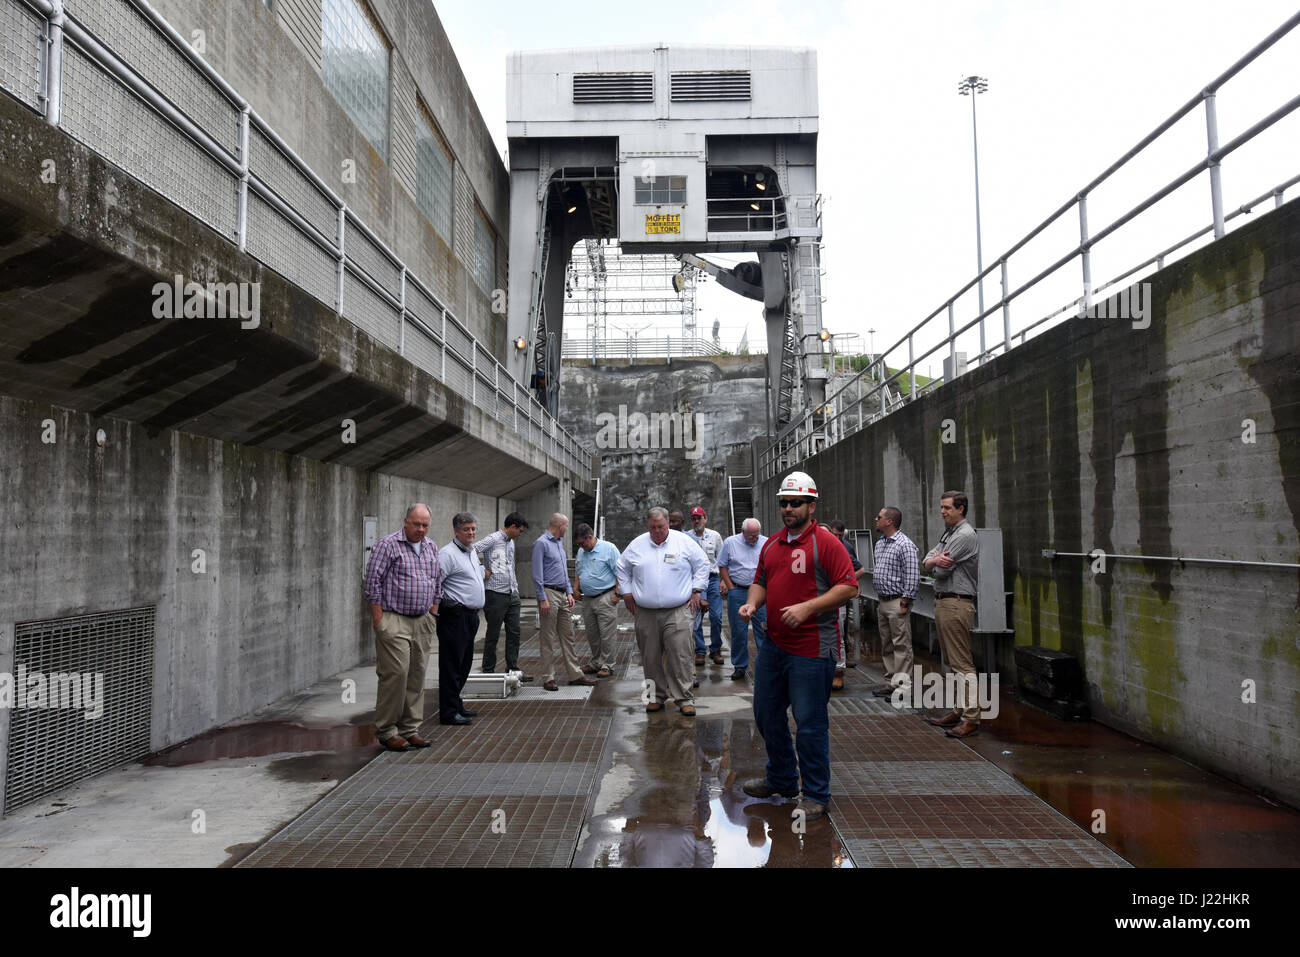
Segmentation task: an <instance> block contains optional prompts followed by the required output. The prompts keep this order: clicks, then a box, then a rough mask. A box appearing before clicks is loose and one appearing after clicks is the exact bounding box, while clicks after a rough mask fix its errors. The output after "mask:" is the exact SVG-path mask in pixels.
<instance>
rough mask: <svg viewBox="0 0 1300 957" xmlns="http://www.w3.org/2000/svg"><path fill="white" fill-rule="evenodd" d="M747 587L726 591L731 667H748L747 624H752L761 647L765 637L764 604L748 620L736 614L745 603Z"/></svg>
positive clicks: (765, 609)
mask: <svg viewBox="0 0 1300 957" xmlns="http://www.w3.org/2000/svg"><path fill="white" fill-rule="evenodd" d="M748 594H749V589H748V588H733V589H731V591H729V592H727V621H729V622H731V665H732V667H733V668H747V667H749V626H750V625H751V624H752V625H753V626H754V639H755V640H756V641H757V642H758V644H759V646H760V647H761V646H762V644H763V641H764V640H765V639H766V638H767V606H766V605H764V606H763V607H762V608H760V609H759V610H758V614H756V615H755V616H754V617H753V618H751V619H750V620H749V621H745V620H744V619H743V618H741V617H740V615H739V614H738V613H739V611H740V606H741V605H743V604H744V603H745V598H746V597H747V596H748Z"/></svg>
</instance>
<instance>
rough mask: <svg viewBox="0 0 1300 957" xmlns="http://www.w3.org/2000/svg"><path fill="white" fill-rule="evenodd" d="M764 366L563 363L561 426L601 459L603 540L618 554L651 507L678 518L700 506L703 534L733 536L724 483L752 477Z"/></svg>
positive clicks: (743, 361) (753, 360)
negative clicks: (705, 525)
mask: <svg viewBox="0 0 1300 957" xmlns="http://www.w3.org/2000/svg"><path fill="white" fill-rule="evenodd" d="M764 363H765V360H764V358H763V357H762V356H757V357H749V356H715V357H713V358H711V359H673V360H672V362H671V364H664V363H662V362H661V363H660V364H641V365H631V366H629V365H626V364H619V363H617V362H614V363H606V364H602V365H599V366H592V365H590V363H587V364H583V363H581V362H579V361H577V360H570V361H567V362H565V364H564V371H563V373H562V375H561V379H560V421H561V423H562V424H563V425H564V427H565V428H567V429H569V430H570V431H571V432H573V434H574V435H576V436H577V437H578V439H579V440H580V441H581V442H583V443H584V444H585V445H587V446H588V447H590V448H594V449H595V450H596V453H597V454H598V455H599V456H600V474H601V495H602V505H601V511H602V513H603V514H604V516H605V537H606V538H608V539H609V540H610V541H612V542H614V543H615V544H616V545H618V546H619V548H622V547H623V546H624V545H626V544H627V543H628V542H629V541H631V540H632V539H633V538H635V537H636V536H637V535H640V534H641V533H642V532H644V531H645V513H646V511H647V510H648V509H649V508H651V507H652V506H655V505H662V506H665V507H666V508H680V509H682V511H683V512H684V513H689V509H690V508H691V507H693V506H695V505H700V506H703V508H704V509H705V511H707V512H708V513H709V527H710V528H712V529H714V530H716V531H717V532H718V533H719V534H721V535H722V536H723V537H724V538H725V537H727V536H728V535H730V534H731V530H730V522H731V518H730V512H729V502H728V494H727V477H728V475H731V476H733V477H739V476H749V475H750V474H751V473H752V471H753V469H752V466H751V454H750V442H751V440H752V439H753V436H754V433H755V432H756V431H761V430H762V428H763V424H762V423H763V396H764V385H763V382H764V378H763V377H764V374H765V371H766V366H765V364H764ZM638 416H641V417H643V418H638ZM652 416H655V417H657V418H651V417H652ZM746 484H749V482H748V480H747V481H746ZM687 527H689V519H688V520H687Z"/></svg>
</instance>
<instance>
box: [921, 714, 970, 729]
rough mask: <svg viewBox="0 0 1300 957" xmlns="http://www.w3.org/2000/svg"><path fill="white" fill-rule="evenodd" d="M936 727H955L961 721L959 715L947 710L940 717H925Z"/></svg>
mask: <svg viewBox="0 0 1300 957" xmlns="http://www.w3.org/2000/svg"><path fill="white" fill-rule="evenodd" d="M925 720H926V721H928V722H930V724H932V725H934V726H935V727H936V728H955V727H957V725H958V723H960V721H961V715H959V714H955V713H953V712H951V711H949V712H948V713H947V714H945V715H944V716H943V717H942V718H926V719H925Z"/></svg>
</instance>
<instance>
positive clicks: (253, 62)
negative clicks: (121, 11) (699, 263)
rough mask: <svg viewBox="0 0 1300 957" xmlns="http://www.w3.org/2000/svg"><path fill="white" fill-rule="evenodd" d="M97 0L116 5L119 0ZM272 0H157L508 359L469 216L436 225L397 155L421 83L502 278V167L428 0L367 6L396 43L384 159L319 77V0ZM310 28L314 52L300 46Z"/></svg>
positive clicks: (461, 195) (464, 200)
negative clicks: (485, 225) (481, 277)
mask: <svg viewBox="0 0 1300 957" xmlns="http://www.w3.org/2000/svg"><path fill="white" fill-rule="evenodd" d="M83 2H84V0H83ZM93 2H95V3H96V4H97V5H105V4H108V5H110V6H116V5H117V4H118V3H120V2H121V0H93ZM279 6H280V7H281V12H280V13H279V14H277V13H275V12H272V11H271V10H268V9H267V7H266V4H264V3H262V2H260V0H256V2H254V0H245V2H240V3H231V2H229V0H158V2H156V3H155V4H154V8H155V9H156V10H157V11H158V12H159V13H160V14H161V15H162V16H163V17H164V18H165V19H166V20H167V21H168V22H169V23H170V24H171V25H172V26H173V27H175V28H176V29H177V30H178V31H179V32H180V33H181V35H182V36H184V37H186V38H187V39H189V38H192V37H193V36H194V32H195V31H198V30H201V31H203V42H204V47H205V51H204V58H205V59H206V60H207V61H208V62H209V63H210V64H211V65H212V66H213V67H214V68H215V69H216V70H217V72H218V73H220V74H221V75H222V76H223V77H225V79H226V80H227V81H228V82H229V83H230V84H231V85H232V86H234V88H235V89H236V90H238V91H239V92H240V94H241V95H243V96H244V97H245V98H246V99H247V100H248V102H249V103H250V104H251V105H252V107H253V109H254V110H256V111H257V113H258V115H260V116H261V117H262V118H263V119H264V120H266V122H267V123H269V124H270V125H271V127H272V128H274V129H275V131H276V132H277V133H278V134H279V135H280V136H281V137H283V138H284V140H285V142H287V143H288V144H289V146H290V147H291V148H292V149H293V150H294V151H295V152H296V153H297V154H298V155H299V156H300V157H301V158H302V159H303V160H304V161H305V162H306V163H307V164H308V165H309V166H311V168H312V169H313V170H315V172H316V173H317V174H318V175H319V176H320V177H321V178H322V179H323V180H324V181H325V182H326V183H327V184H328V185H329V186H330V187H331V188H332V189H333V190H334V192H335V193H336V194H338V195H339V196H340V197H341V198H342V199H343V200H344V202H346V203H347V204H348V207H349V208H351V209H352V210H354V211H355V212H356V214H357V215H358V216H359V217H360V218H361V219H362V220H363V221H364V222H365V223H366V225H368V226H369V227H370V228H371V229H372V230H374V231H375V233H376V234H377V235H378V236H379V238H380V239H382V240H383V241H384V242H385V243H387V244H388V246H389V248H391V249H392V250H393V251H394V252H395V253H396V254H397V255H398V256H399V257H401V258H402V259H403V260H404V261H405V262H406V264H407V266H408V267H410V268H411V269H412V270H413V271H414V272H415V273H416V274H417V275H418V276H419V278H420V279H421V280H422V281H423V282H424V283H425V284H426V285H428V286H429V288H430V289H432V290H433V292H434V293H435V294H436V295H438V296H439V297H441V298H442V300H443V302H444V303H446V305H447V306H448V307H449V308H450V309H452V311H453V312H454V313H455V314H456V316H457V317H458V318H459V319H460V320H461V322H463V323H464V324H465V325H466V326H467V327H468V328H469V330H470V332H471V333H473V334H474V335H475V336H477V337H478V338H479V339H480V340H481V341H482V342H483V343H484V345H485V346H486V347H487V348H489V349H491V350H492V352H493V353H494V354H495V355H496V356H497V358H498V360H500V361H502V362H504V361H505V359H506V324H505V315H504V313H502V314H501V315H494V314H493V313H492V311H491V297H490V295H489V294H485V293H484V292H483V291H481V290H480V289H479V288H478V286H477V285H476V284H475V282H474V279H473V278H472V276H471V272H470V267H471V266H472V264H473V261H474V248H473V241H474V237H473V230H472V220H471V221H462V222H461V223H458V226H460V228H458V229H457V230H456V235H455V236H454V237H452V236H439V235H438V234H437V232H435V230H434V229H433V227H432V226H431V225H430V224H429V221H428V220H427V219H426V218H425V216H424V213H423V212H422V211H421V210H420V208H419V206H418V205H417V204H416V202H415V200H414V198H413V197H414V195H415V182H414V172H413V167H411V168H410V169H409V170H408V168H407V167H408V165H409V164H404V163H402V162H401V160H400V159H399V156H400V155H401V151H400V148H399V147H397V146H396V145H395V144H397V143H399V142H405V141H407V140H413V137H414V127H413V125H412V124H413V117H411V116H409V115H408V112H409V111H408V110H405V109H403V108H402V107H401V106H399V104H410V105H413V104H414V102H415V96H416V93H417V91H418V94H419V96H420V98H421V99H423V100H424V102H425V104H426V106H427V107H428V109H429V112H430V113H431V114H432V116H433V119H434V121H435V122H436V123H437V125H438V128H439V130H440V131H441V133H442V135H443V137H444V139H445V140H446V143H447V146H448V147H449V148H450V150H451V153H452V155H453V156H454V158H455V162H456V175H455V176H454V183H455V190H456V193H455V197H454V199H455V206H456V207H457V208H460V209H465V210H468V211H469V213H470V214H471V215H474V213H473V209H474V204H475V202H476V201H477V203H478V204H479V205H480V206H481V207H482V209H483V211H484V212H485V213H486V214H487V218H488V220H489V221H490V222H491V223H492V226H493V228H494V230H495V232H496V236H497V246H498V249H499V250H500V251H501V252H502V255H498V257H497V260H498V262H499V263H501V264H502V265H501V266H500V267H499V268H498V270H497V272H498V275H497V276H496V278H495V281H494V287H499V288H501V289H506V288H507V277H506V275H505V274H504V262H505V256H504V250H505V247H506V241H507V237H508V235H509V212H508V211H509V203H510V194H509V179H508V176H507V173H506V169H505V166H504V164H503V163H502V162H501V158H500V156H499V155H498V153H497V151H496V146H495V145H494V143H493V141H492V136H491V133H490V131H489V130H488V128H487V125H486V124H485V123H484V122H483V117H482V115H481V114H480V113H479V109H478V106H477V104H476V103H475V102H474V98H473V96H472V95H471V94H470V91H469V84H468V82H467V81H466V79H465V74H464V73H463V72H462V70H461V68H460V64H459V63H458V62H457V60H456V55H455V53H454V51H453V50H452V49H451V44H450V42H449V41H448V39H447V35H446V32H445V31H444V30H443V28H442V24H441V22H440V21H439V20H438V15H437V13H436V12H435V11H434V7H433V4H431V3H411V2H406V0H377V2H375V3H373V4H371V7H370V9H371V10H372V12H373V13H374V15H375V18H376V19H377V20H378V22H379V25H380V27H381V28H382V31H383V33H384V34H385V36H386V37H387V39H388V41H389V42H390V43H391V44H392V51H393V52H392V56H391V58H390V71H389V72H390V79H389V142H390V147H389V150H388V156H387V158H386V159H385V158H384V157H381V156H380V155H379V153H377V152H376V151H375V149H374V147H372V146H371V144H370V143H369V142H368V141H367V140H366V138H365V137H364V136H362V135H361V133H360V132H359V131H358V130H357V128H356V127H355V126H354V125H353V123H352V121H351V120H350V119H349V118H348V116H347V114H346V113H345V112H344V111H343V107H342V106H340V105H339V103H338V101H337V100H336V99H335V98H334V96H333V94H331V93H330V92H329V90H328V89H326V87H325V84H324V81H323V80H322V79H321V75H320V63H319V60H320V31H321V24H320V15H321V13H320V3H319V0H318V2H316V3H314V4H291V5H289V6H284V5H283V4H281V5H279ZM313 30H314V32H313ZM313 36H314V39H315V44H316V47H315V55H316V59H315V60H312V59H311V58H310V57H309V55H308V53H307V52H305V51H304V49H303V43H305V42H306V40H309V39H310V38H311V37H313ZM304 38H306V39H304ZM502 69H503V70H504V69H505V64H504V63H503V64H502ZM345 160H352V161H353V162H354V163H355V164H356V181H355V182H354V183H349V182H345V181H344V178H343V169H344V167H343V163H344V161H345ZM466 226H468V227H469V228H465V227H466Z"/></svg>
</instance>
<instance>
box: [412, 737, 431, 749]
mask: <svg viewBox="0 0 1300 957" xmlns="http://www.w3.org/2000/svg"><path fill="white" fill-rule="evenodd" d="M406 743H407V744H409V745H410V746H411V747H413V748H431V747H433V742H432V741H430V740H429V739H428V738H422V737H420V736H419V735H418V734H413V735H411V736H410V737H409V738H407V739H406Z"/></svg>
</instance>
